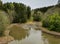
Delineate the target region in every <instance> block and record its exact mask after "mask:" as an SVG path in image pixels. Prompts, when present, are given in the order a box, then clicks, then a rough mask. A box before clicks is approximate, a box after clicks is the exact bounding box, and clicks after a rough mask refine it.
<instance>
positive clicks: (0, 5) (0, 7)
mask: <svg viewBox="0 0 60 44" xmlns="http://www.w3.org/2000/svg"><path fill="white" fill-rule="evenodd" d="M2 7H3V3H2V1H1V0H0V9H3V8H2Z"/></svg>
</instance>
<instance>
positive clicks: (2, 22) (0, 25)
mask: <svg viewBox="0 0 60 44" xmlns="http://www.w3.org/2000/svg"><path fill="white" fill-rule="evenodd" d="M9 24H10V21H9V18H8V16H7V14H6V13H5V12H4V11H0V36H2V35H3V32H4V30H5V29H6V27H7V26H8V25H9Z"/></svg>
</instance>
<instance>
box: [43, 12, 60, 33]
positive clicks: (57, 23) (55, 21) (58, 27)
mask: <svg viewBox="0 0 60 44" xmlns="http://www.w3.org/2000/svg"><path fill="white" fill-rule="evenodd" d="M43 26H44V27H47V28H48V29H49V30H52V31H57V32H60V15H59V14H58V13H54V14H52V15H49V16H48V17H46V18H45V19H44V20H43Z"/></svg>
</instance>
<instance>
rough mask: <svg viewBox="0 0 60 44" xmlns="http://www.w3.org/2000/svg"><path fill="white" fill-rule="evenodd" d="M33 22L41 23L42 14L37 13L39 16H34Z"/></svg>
mask: <svg viewBox="0 0 60 44" xmlns="http://www.w3.org/2000/svg"><path fill="white" fill-rule="evenodd" d="M33 20H34V21H41V15H40V13H38V12H37V14H34V15H33Z"/></svg>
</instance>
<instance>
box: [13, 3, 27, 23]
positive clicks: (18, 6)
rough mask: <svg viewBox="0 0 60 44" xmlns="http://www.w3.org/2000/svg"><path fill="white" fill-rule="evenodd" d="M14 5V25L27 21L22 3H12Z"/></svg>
mask: <svg viewBox="0 0 60 44" xmlns="http://www.w3.org/2000/svg"><path fill="white" fill-rule="evenodd" d="M13 4H14V9H15V11H16V13H17V15H16V17H15V19H14V21H13V22H14V23H16V22H20V23H24V22H26V21H27V14H26V11H27V10H26V6H25V5H24V4H22V3H15V2H14V3H13Z"/></svg>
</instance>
